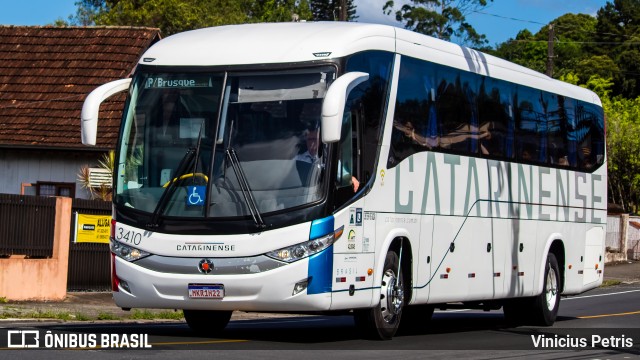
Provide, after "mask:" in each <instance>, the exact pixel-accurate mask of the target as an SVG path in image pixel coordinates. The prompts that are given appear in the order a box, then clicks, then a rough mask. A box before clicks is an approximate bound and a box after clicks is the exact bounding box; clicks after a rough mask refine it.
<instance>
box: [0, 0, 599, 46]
mask: <svg viewBox="0 0 640 360" xmlns="http://www.w3.org/2000/svg"><path fill="white" fill-rule="evenodd" d="M76 1H78V0H0V3H1V4H2V12H0V24H1V25H47V24H51V23H53V22H54V21H55V20H56V19H59V18H62V19H65V20H66V19H67V17H68V16H69V15H71V14H75V10H76V5H75V2H76ZM489 1H490V0H489ZM611 1H612V0H611ZM395 2H396V9H399V7H400V5H401V4H403V3H407V2H409V0H395ZM385 3H386V0H355V4H356V6H357V8H356V11H357V15H358V16H359V18H358V19H357V21H359V22H368V23H380V24H388V25H394V26H399V27H402V24H400V23H399V22H397V21H396V20H395V17H394V16H393V15H389V16H387V15H384V14H383V12H382V7H383V6H384V4H385ZM606 3H607V1H606V0H493V1H490V5H489V6H487V7H486V8H484V10H482V12H483V13H473V14H470V15H468V16H467V21H468V22H469V23H470V24H471V25H472V26H473V27H474V28H475V29H476V30H477V31H478V32H479V33H481V34H485V35H486V36H487V39H488V40H489V45H490V46H494V45H496V44H499V43H502V42H504V41H506V40H508V39H510V38H515V36H516V35H517V34H518V32H519V31H520V30H522V29H525V28H526V29H529V30H530V31H531V32H532V33H536V32H537V31H538V30H540V28H541V27H542V26H544V25H546V24H548V23H549V22H550V21H551V20H553V19H555V18H557V17H559V16H561V15H564V14H566V13H576V14H577V13H583V14H589V15H592V16H595V15H596V13H597V11H598V9H600V8H601V7H602V6H604V5H605V4H606Z"/></svg>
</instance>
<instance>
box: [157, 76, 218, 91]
mask: <svg viewBox="0 0 640 360" xmlns="http://www.w3.org/2000/svg"><path fill="white" fill-rule="evenodd" d="M201 87H212V84H211V78H210V77H208V76H195V77H194V76H189V77H186V76H185V77H182V76H181V77H176V76H156V77H149V78H147V81H146V82H145V88H146V89H184V88H201Z"/></svg>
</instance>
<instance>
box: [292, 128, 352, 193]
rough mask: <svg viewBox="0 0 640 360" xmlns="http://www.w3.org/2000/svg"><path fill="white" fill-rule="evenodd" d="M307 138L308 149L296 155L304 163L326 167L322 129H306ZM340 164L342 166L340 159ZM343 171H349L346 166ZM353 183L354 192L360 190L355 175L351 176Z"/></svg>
mask: <svg viewBox="0 0 640 360" xmlns="http://www.w3.org/2000/svg"><path fill="white" fill-rule="evenodd" d="M305 139H306V144H307V150H306V151H305V152H303V153H301V154H298V155H296V160H297V161H302V162H304V163H309V164H311V165H312V166H317V167H319V168H324V156H323V154H320V151H319V149H320V148H321V147H320V131H319V130H318V128H312V129H309V130H307V131H305ZM338 166H341V163H340V161H338ZM343 172H345V173H349V171H348V170H347V169H346V168H343ZM351 183H352V184H353V192H358V188H359V187H360V182H359V181H358V179H356V177H355V176H353V175H352V176H351Z"/></svg>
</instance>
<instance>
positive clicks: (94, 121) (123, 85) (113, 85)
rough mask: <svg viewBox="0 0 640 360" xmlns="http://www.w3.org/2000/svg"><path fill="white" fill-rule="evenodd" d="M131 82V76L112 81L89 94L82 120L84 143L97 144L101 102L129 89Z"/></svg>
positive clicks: (83, 106)
mask: <svg viewBox="0 0 640 360" xmlns="http://www.w3.org/2000/svg"><path fill="white" fill-rule="evenodd" d="M130 84H131V78H128V79H121V80H116V81H112V82H109V83H106V84H104V85H102V86H100V87H98V88H97V89H95V90H93V91H92V92H91V93H90V94H89V95H88V96H87V98H86V99H85V100H84V104H83V105H82V115H81V121H80V127H81V129H82V130H81V133H82V143H83V144H84V145H91V146H95V145H96V136H97V134H98V112H99V111H100V104H102V102H103V101H105V100H106V99H108V98H109V97H111V96H112V95H114V94H117V93H119V92H121V91H124V90H127V89H129V85H130Z"/></svg>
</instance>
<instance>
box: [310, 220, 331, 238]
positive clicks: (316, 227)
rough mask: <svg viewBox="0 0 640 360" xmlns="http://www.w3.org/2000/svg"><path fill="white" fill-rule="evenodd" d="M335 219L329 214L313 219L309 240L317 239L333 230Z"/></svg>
mask: <svg viewBox="0 0 640 360" xmlns="http://www.w3.org/2000/svg"><path fill="white" fill-rule="evenodd" d="M333 224H334V219H333V216H328V217H326V218H324V219H318V220H313V222H312V223H311V230H310V231H309V240H313V239H317V238H319V237H322V236H325V235H327V234H330V233H332V232H333Z"/></svg>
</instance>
